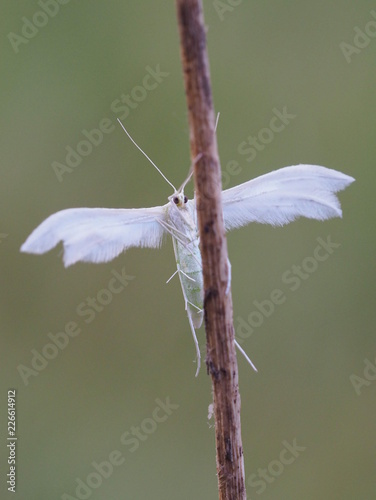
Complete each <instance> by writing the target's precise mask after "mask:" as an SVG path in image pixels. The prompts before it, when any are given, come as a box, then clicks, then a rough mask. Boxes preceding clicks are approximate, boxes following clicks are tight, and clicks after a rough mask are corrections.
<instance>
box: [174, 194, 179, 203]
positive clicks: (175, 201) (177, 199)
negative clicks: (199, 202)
mask: <svg viewBox="0 0 376 500" xmlns="http://www.w3.org/2000/svg"><path fill="white" fill-rule="evenodd" d="M174 203H175V205H178V204H179V198H178V197H177V196H175V197H174Z"/></svg>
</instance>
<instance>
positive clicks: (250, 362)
mask: <svg viewBox="0 0 376 500" xmlns="http://www.w3.org/2000/svg"><path fill="white" fill-rule="evenodd" d="M234 342H235V345H236V347H237V348H238V349H239V351H240V352H241V353H242V354H243V356H244V357H245V359H246V360H247V362H248V363H249V364H250V365H251V366H252V368H253V369H254V370H255V372H257V368H256V367H255V365H254V364H253V363H252V361H251V360H250V359H249V357H248V356H247V354H246V353H245V351H244V350H243V349H242V348H241V347H240V345H239V344H238V342H237V341H236V340H234Z"/></svg>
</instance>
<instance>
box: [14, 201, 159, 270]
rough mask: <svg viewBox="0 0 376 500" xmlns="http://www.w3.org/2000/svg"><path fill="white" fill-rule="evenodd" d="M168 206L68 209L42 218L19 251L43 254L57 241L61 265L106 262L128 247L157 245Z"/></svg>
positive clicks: (155, 246)
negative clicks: (59, 248) (60, 253)
mask: <svg viewBox="0 0 376 500" xmlns="http://www.w3.org/2000/svg"><path fill="white" fill-rule="evenodd" d="M166 207H167V205H165V206H162V207H153V208H134V209H115V208H69V209H67V210H62V211H60V212H57V213H55V214H53V215H51V216H50V217H48V218H47V219H46V220H45V221H43V222H42V223H41V224H40V225H39V226H38V227H37V228H36V229H35V230H34V231H33V232H32V233H31V234H30V236H29V237H28V238H27V240H26V241H25V243H24V244H23V245H22V247H21V251H22V252H27V253H35V254H42V253H45V252H48V251H49V250H51V249H52V248H54V247H55V246H56V245H57V244H58V243H59V242H60V241H62V242H63V245H64V265H65V266H66V267H68V266H70V265H72V264H75V263H76V262H79V261H82V262H95V263H99V262H108V261H110V260H112V259H114V258H115V257H117V256H118V255H119V254H120V253H121V252H124V251H125V250H126V249H127V248H130V247H149V248H157V247H159V246H160V245H161V243H162V239H163V235H164V233H165V230H164V229H163V227H162V225H161V224H160V223H159V221H162V222H163V221H164V220H165V218H166V210H167V208H166Z"/></svg>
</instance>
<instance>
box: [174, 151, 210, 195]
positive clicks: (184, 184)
mask: <svg viewBox="0 0 376 500" xmlns="http://www.w3.org/2000/svg"><path fill="white" fill-rule="evenodd" d="M203 156H204V154H203V153H199V154H198V155H197V156H196V158H195V159H194V160H193V162H192V164H191V166H190V167H189V171H188V176H187V178H186V179H185V181H184V182H183V184H182V185H181V186H180V188H179V189H178V191H177V192H178V193H181V192H182V191H183V190H184V188H185V186H186V185H187V184H188V182H189V181H190V180H191V177H192V175H193V166H194V165H196V163H197V162H198V161H199V160H201V158H202V157H203Z"/></svg>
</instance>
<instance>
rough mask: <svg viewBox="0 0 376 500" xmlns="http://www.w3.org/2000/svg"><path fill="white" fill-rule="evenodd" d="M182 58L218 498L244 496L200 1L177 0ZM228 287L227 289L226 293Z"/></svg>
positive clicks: (231, 329) (218, 175)
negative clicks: (196, 221)
mask: <svg viewBox="0 0 376 500" xmlns="http://www.w3.org/2000/svg"><path fill="white" fill-rule="evenodd" d="M176 5H177V17H178V24H179V31H180V43H181V59H182V64H183V71H184V81H185V91H186V97H187V105H188V118H189V127H190V144H191V158H192V160H193V159H195V158H197V156H198V155H200V154H201V156H200V157H199V158H200V159H199V160H198V161H196V162H195V167H194V173H195V176H194V177H195V195H196V204H197V214H198V223H199V231H200V248H201V256H202V265H203V275H204V289H205V292H204V293H205V296H204V297H205V298H204V309H205V328H206V340H207V357H206V364H207V369H208V372H209V373H210V375H211V378H212V384H213V397H214V416H215V429H216V449H217V474H218V488H219V498H220V500H225V499H226V500H227V499H231V500H234V499H246V491H245V483H244V460H243V447H242V441H241V427H240V395H239V386H238V366H237V361H236V353H235V344H234V327H233V321H232V299H231V293H230V292H229V291H228V290H227V288H228V282H229V266H228V256H227V243H226V238H225V230H224V222H223V212H222V200H221V169H220V163H219V156H218V150H217V140H216V135H215V115H214V109H213V101H212V93H211V85H210V74H209V61H208V56H207V51H206V36H205V26H204V17H203V10H202V1H201V0H176ZM226 292H227V293H226Z"/></svg>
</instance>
